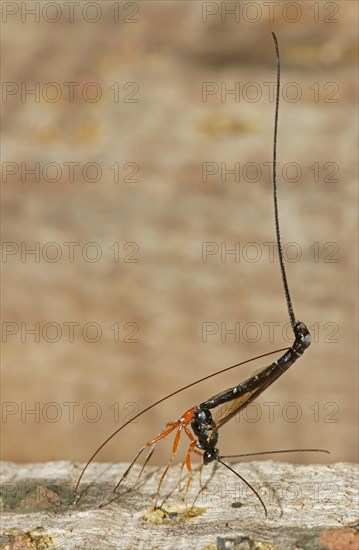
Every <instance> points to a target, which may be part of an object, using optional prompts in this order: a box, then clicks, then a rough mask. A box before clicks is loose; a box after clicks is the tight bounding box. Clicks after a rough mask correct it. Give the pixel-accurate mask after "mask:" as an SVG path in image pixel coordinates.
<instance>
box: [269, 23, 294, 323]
mask: <svg viewBox="0 0 359 550" xmlns="http://www.w3.org/2000/svg"><path fill="white" fill-rule="evenodd" d="M272 36H273V40H274V47H275V54H276V60H277V90H276V99H275V113H274V138H273V203H274V222H275V232H276V238H277V249H278V257H279V266H280V272H281V276H282V283H283V288H284V294H285V300H286V303H287V309H288V314H289V318H290V322H291V325H292V328H293V329H294V326H295V324H296V320H295V315H294V311H293V305H292V299H291V297H290V292H289V287H288V281H287V274H286V271H285V267H284V259H283V250H282V242H281V236H280V228H279V209H278V195H277V139H278V116H279V96H280V57H279V46H278V40H277V37H276V35H275V34H274V32H272Z"/></svg>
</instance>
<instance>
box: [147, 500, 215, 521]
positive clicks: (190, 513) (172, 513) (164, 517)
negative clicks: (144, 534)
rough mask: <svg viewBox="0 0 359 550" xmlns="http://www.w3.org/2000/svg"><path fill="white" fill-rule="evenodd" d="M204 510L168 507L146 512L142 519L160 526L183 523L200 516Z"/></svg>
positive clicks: (195, 507) (193, 507)
mask: <svg viewBox="0 0 359 550" xmlns="http://www.w3.org/2000/svg"><path fill="white" fill-rule="evenodd" d="M206 510H207V509H206V508H198V507H197V506H192V507H188V508H186V507H183V506H181V507H180V506H175V505H173V506H169V507H168V508H156V509H151V510H149V511H148V512H146V513H145V514H144V515H143V516H142V518H143V519H144V520H145V521H147V522H148V523H152V524H153V525H162V524H164V523H183V522H185V521H187V520H188V519H191V518H195V517H197V516H201V515H202V514H204V513H205V511H206Z"/></svg>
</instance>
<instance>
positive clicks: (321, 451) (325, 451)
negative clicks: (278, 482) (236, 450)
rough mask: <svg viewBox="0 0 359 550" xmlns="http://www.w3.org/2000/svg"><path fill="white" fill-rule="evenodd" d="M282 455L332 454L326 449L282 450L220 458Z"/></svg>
mask: <svg viewBox="0 0 359 550" xmlns="http://www.w3.org/2000/svg"><path fill="white" fill-rule="evenodd" d="M281 453H326V454H328V455H329V454H330V452H329V451H327V450H326V449H281V450H280V451H260V452H258V453H243V454H240V455H225V456H220V457H219V458H226V459H227V458H243V457H248V456H261V455H275V454H281Z"/></svg>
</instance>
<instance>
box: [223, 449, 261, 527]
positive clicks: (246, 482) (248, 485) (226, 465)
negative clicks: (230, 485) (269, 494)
mask: <svg viewBox="0 0 359 550" xmlns="http://www.w3.org/2000/svg"><path fill="white" fill-rule="evenodd" d="M222 458H223V457H218V458H217V459H216V460H217V462H219V463H220V464H223V466H225V467H226V468H228V470H230V471H231V472H233V473H234V475H236V476H237V477H239V479H241V480H242V481H243V483H245V484H246V485H247V487H249V488H250V490H251V491H252V492H253V493H254V494H255V495H256V497H257V498H258V500H259V502H260V503H261V505H262V506H263V510H264V513H265V515H266V517H267V516H268V513H267V508H266V505H265V504H264V502H263V500H262V499H261V497H260V496H259V494H258V493H257V491H256V490H255V488H254V487H252V485H251V484H250V483H248V481H247V480H246V479H244V477H242V476H241V475H240V474H239V473H238V472H236V471H235V470H233V468H231V467H230V466H229V464H226V463H225V462H223V461H222V460H221V459H222Z"/></svg>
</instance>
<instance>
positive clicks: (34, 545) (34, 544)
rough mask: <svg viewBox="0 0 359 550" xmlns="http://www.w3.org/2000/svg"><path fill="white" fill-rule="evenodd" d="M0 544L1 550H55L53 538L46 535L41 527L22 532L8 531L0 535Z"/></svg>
mask: <svg viewBox="0 0 359 550" xmlns="http://www.w3.org/2000/svg"><path fill="white" fill-rule="evenodd" d="M0 544H1V548H2V549H3V550H14V549H15V548H17V549H19V550H22V549H24V550H25V549H32V550H46V548H55V547H56V546H57V545H56V542H55V537H53V536H52V535H47V534H46V533H45V532H44V529H43V527H36V529H32V530H31V531H22V530H21V529H10V530H9V531H2V532H1V533H0Z"/></svg>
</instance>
